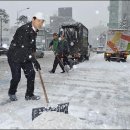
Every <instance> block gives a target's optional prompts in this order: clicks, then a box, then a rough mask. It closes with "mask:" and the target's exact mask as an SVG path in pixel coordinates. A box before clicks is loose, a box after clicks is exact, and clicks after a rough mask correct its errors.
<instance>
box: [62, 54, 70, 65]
mask: <svg viewBox="0 0 130 130" xmlns="http://www.w3.org/2000/svg"><path fill="white" fill-rule="evenodd" d="M63 63H64V66H65V65H70V63H69V61H68V58H67V56H64V57H63Z"/></svg>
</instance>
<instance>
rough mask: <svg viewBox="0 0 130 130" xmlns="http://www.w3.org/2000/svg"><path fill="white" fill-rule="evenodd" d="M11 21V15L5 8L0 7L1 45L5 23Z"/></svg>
mask: <svg viewBox="0 0 130 130" xmlns="http://www.w3.org/2000/svg"><path fill="white" fill-rule="evenodd" d="M8 22H9V15H8V14H7V13H6V11H5V10H4V9H0V30H1V31H0V32H1V33H0V36H1V40H0V41H1V46H2V30H3V23H8Z"/></svg>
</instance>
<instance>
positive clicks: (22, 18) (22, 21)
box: [18, 15, 28, 24]
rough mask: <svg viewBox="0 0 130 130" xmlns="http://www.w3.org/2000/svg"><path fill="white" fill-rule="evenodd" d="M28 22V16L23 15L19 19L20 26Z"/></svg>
mask: <svg viewBox="0 0 130 130" xmlns="http://www.w3.org/2000/svg"><path fill="white" fill-rule="evenodd" d="M27 22H28V17H27V16H24V15H21V16H20V17H19V18H18V24H20V23H21V24H26V23H27Z"/></svg>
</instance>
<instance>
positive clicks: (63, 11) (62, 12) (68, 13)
mask: <svg viewBox="0 0 130 130" xmlns="http://www.w3.org/2000/svg"><path fill="white" fill-rule="evenodd" d="M58 16H59V17H69V18H72V7H64V8H58Z"/></svg>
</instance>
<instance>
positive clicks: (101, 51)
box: [97, 46, 104, 54]
mask: <svg viewBox="0 0 130 130" xmlns="http://www.w3.org/2000/svg"><path fill="white" fill-rule="evenodd" d="M99 53H104V46H98V47H97V54H99Z"/></svg>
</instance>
